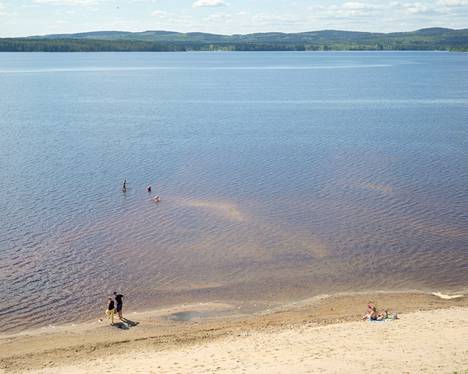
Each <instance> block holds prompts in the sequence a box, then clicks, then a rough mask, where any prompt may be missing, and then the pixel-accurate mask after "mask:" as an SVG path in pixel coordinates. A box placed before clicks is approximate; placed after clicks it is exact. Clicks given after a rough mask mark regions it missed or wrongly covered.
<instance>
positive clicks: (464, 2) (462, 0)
mask: <svg viewBox="0 0 468 374" xmlns="http://www.w3.org/2000/svg"><path fill="white" fill-rule="evenodd" d="M437 4H439V5H442V6H446V7H461V6H468V0H439V1H438V2H437Z"/></svg>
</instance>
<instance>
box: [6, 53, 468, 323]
mask: <svg viewBox="0 0 468 374" xmlns="http://www.w3.org/2000/svg"><path fill="white" fill-rule="evenodd" d="M0 130H1V135H0V183H1V188H0V204H1V205H0V208H1V216H0V256H1V261H0V295H1V297H0V317H1V318H2V327H1V330H2V331H8V330H21V329H25V328H28V327H31V326H42V325H47V324H50V323H60V322H66V321H73V320H80V319H81V320H82V319H88V318H94V317H95V316H96V315H98V314H99V313H101V311H102V309H103V305H105V299H106V296H107V294H108V293H109V292H111V291H113V290H114V289H118V290H120V291H122V292H123V293H124V294H125V295H127V305H129V306H130V307H131V308H133V309H135V308H141V307H156V306H160V305H165V304H170V303H180V302H187V301H194V300H195V301H198V300H200V301H202V300H203V301H205V300H229V301H230V302H233V303H239V304H240V303H242V302H247V303H248V302H250V301H252V300H255V301H256V302H261V301H265V302H268V301H271V300H276V301H282V300H291V299H298V298H302V297H307V296H312V295H316V294H320V293H329V292H338V291H354V290H367V289H421V290H436V289H437V290H439V289H440V290H465V289H466V288H467V285H468V271H467V270H468V248H467V243H468V187H467V186H468V54H458V53H427V52H425V53H416V52H392V53H390V52H384V53H378V52H373V53H367V52H355V53H289V52H288V53H284V52H281V53H277V52H273V53H266V52H263V53H254V52H252V53H131V54H125V53H120V54H119V53H100V54H93V53H89V54H80V53H74V54H60V53H55V54H41V53H36V54H29V53H24V54H13V53H11V54H10V53H3V54H0ZM124 178H126V179H127V180H128V183H129V190H128V192H127V193H125V194H124V193H122V191H121V183H122V181H123V179H124ZM147 184H152V186H153V195H155V194H158V195H160V196H161V199H162V202H161V203H160V204H155V203H153V202H152V201H151V196H150V195H149V194H148V193H147V192H146V191H145V188H146V186H147ZM70 312H72V313H70Z"/></svg>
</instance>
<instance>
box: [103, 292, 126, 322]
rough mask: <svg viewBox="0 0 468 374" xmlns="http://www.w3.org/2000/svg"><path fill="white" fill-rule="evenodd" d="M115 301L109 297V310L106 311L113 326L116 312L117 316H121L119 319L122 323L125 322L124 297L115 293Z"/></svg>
mask: <svg viewBox="0 0 468 374" xmlns="http://www.w3.org/2000/svg"><path fill="white" fill-rule="evenodd" d="M114 298H115V302H114V299H112V297H109V299H108V301H109V304H108V305H107V310H106V316H107V318H109V319H110V320H111V325H114V315H115V312H117V315H118V316H119V319H120V320H121V321H123V320H124V318H123V316H122V308H123V295H121V294H118V293H117V292H114Z"/></svg>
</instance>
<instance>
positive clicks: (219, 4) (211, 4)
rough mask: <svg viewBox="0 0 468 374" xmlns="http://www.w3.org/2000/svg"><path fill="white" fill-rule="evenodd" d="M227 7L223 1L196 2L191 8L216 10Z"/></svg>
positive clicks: (206, 0)
mask: <svg viewBox="0 0 468 374" xmlns="http://www.w3.org/2000/svg"><path fill="white" fill-rule="evenodd" d="M222 6H227V3H226V2H225V1H223V0H197V1H195V2H194V3H193V4H192V7H193V8H218V7H222Z"/></svg>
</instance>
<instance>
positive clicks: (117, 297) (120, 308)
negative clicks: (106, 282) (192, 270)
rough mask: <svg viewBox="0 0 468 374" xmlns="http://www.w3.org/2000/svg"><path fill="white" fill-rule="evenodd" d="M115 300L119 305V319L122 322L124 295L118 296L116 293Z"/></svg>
mask: <svg viewBox="0 0 468 374" xmlns="http://www.w3.org/2000/svg"><path fill="white" fill-rule="evenodd" d="M114 298H115V302H116V304H117V308H116V309H117V314H118V315H119V319H120V320H121V321H122V320H123V317H122V307H123V300H122V299H123V295H121V294H118V293H117V292H114Z"/></svg>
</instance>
